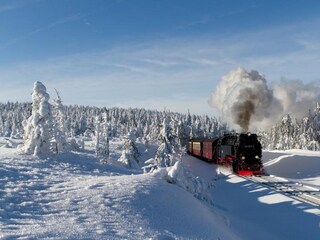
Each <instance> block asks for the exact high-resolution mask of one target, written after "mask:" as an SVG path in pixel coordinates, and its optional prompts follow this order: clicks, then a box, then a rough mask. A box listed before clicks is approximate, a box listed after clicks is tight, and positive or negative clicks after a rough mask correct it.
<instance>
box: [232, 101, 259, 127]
mask: <svg viewBox="0 0 320 240" xmlns="http://www.w3.org/2000/svg"><path fill="white" fill-rule="evenodd" d="M233 111H234V113H235V123H236V124H238V125H239V126H240V127H241V131H242V132H248V130H249V126H250V119H251V116H252V115H253V114H254V104H253V102H251V101H250V100H247V101H244V102H241V103H239V102H237V103H235V104H234V105H233Z"/></svg>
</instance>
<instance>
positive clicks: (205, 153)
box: [188, 133, 264, 176]
mask: <svg viewBox="0 0 320 240" xmlns="http://www.w3.org/2000/svg"><path fill="white" fill-rule="evenodd" d="M188 153H189V154H191V155H193V156H195V157H198V158H201V159H203V160H206V161H208V162H213V163H216V164H219V165H223V166H226V167H228V168H232V170H233V172H234V173H236V174H238V175H240V176H250V175H263V174H264V171H263V165H262V160H261V158H262V147H261V144H260V142H259V140H258V137H257V135H256V134H252V133H246V134H244V133H241V134H226V135H224V136H223V137H220V138H215V139H190V140H189V146H188Z"/></svg>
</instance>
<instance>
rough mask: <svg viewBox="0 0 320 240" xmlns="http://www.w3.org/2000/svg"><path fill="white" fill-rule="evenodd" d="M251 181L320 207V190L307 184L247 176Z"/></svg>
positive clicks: (273, 177)
mask: <svg viewBox="0 0 320 240" xmlns="http://www.w3.org/2000/svg"><path fill="white" fill-rule="evenodd" d="M244 178H246V179H248V180H250V181H253V182H256V183H259V184H261V185H263V186H265V187H267V188H270V189H272V190H275V191H277V192H280V193H282V194H284V195H286V196H289V197H291V198H293V199H296V200H298V201H302V202H305V203H308V204H311V205H313V206H317V207H319V206H320V189H319V188H316V187H312V186H308V185H306V184H302V183H298V182H292V181H288V180H286V179H283V178H280V177H276V176H273V175H264V176H247V177H244Z"/></svg>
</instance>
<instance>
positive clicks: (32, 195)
mask: <svg viewBox="0 0 320 240" xmlns="http://www.w3.org/2000/svg"><path fill="white" fill-rule="evenodd" d="M0 156H1V161H0V185H1V192H0V206H1V207H0V238H1V239H19V238H21V239H24V238H26V239H29V238H32V239H44V238H49V239H219V237H220V239H234V236H233V235H232V233H229V232H228V231H227V227H226V226H225V225H224V224H221V221H219V217H216V216H215V215H214V214H213V213H212V211H211V210H210V209H209V208H208V205H207V204H205V203H203V202H201V201H199V200H198V199H196V198H195V197H193V196H192V195H191V194H190V193H189V192H187V191H185V190H183V189H182V188H180V187H178V186H177V185H175V184H169V183H168V182H166V181H165V180H163V179H162V178H161V177H159V176H160V175H161V174H155V175H152V174H142V173H139V174H138V172H132V171H130V170H127V169H125V168H122V167H116V166H111V165H108V164H104V165H101V164H100V163H99V162H98V161H97V160H96V159H95V158H94V157H93V156H92V155H91V154H88V153H81V154H79V153H77V154H76V153H70V154H67V155H62V156H60V157H59V159H42V160H41V159H39V158H37V157H31V156H26V155H18V154H17V153H16V149H12V148H0Z"/></svg>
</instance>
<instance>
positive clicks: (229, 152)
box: [220, 145, 233, 157]
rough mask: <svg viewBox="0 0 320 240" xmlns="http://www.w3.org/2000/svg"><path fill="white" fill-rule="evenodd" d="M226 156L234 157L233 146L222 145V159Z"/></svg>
mask: <svg viewBox="0 0 320 240" xmlns="http://www.w3.org/2000/svg"><path fill="white" fill-rule="evenodd" d="M226 155H233V146H231V145H221V147H220V157H225V156H226Z"/></svg>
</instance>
